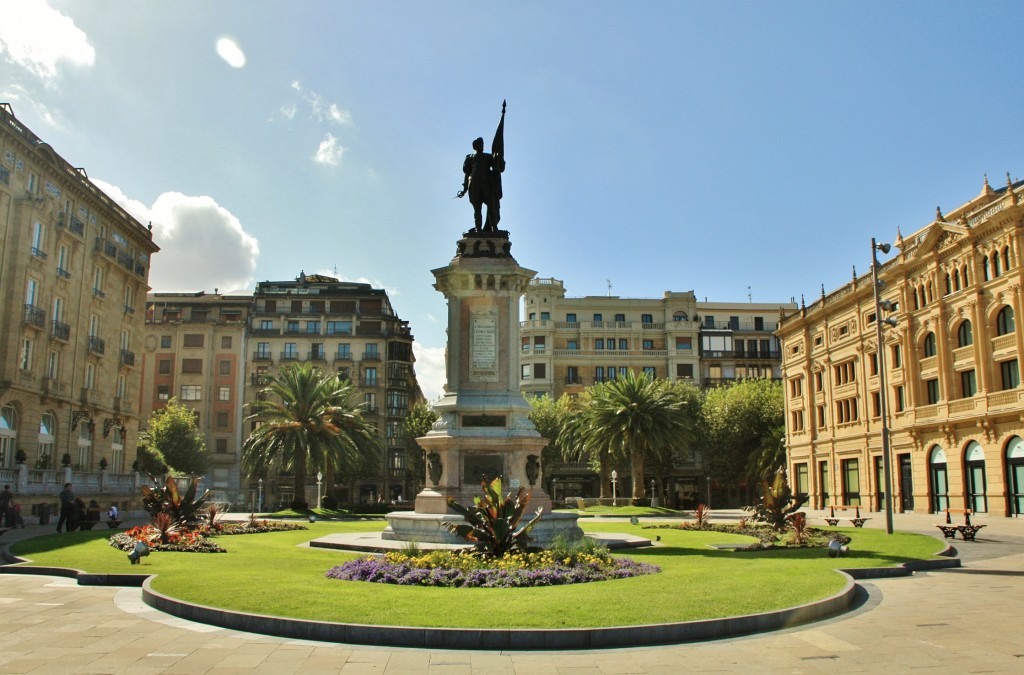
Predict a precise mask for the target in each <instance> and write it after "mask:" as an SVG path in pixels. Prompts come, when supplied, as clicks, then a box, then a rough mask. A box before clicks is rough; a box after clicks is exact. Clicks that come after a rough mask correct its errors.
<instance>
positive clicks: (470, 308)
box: [384, 230, 583, 545]
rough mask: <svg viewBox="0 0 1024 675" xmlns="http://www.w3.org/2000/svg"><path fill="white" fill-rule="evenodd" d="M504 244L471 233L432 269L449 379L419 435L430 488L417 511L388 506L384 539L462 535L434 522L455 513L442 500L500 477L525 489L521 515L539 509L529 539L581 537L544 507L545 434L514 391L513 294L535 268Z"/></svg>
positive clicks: (471, 492) (460, 498)
mask: <svg viewBox="0 0 1024 675" xmlns="http://www.w3.org/2000/svg"><path fill="white" fill-rule="evenodd" d="M510 251H511V243H510V242H509V239H508V232H505V231H501V230H499V231H491V232H473V231H471V232H467V233H466V234H465V235H464V236H463V238H462V239H461V240H459V242H458V245H457V252H456V255H455V257H454V258H453V259H452V261H451V263H449V264H448V265H447V266H446V267H442V268H439V269H436V270H433V274H434V278H435V279H436V280H437V282H436V283H435V285H434V288H436V289H437V290H438V291H440V292H441V293H443V294H444V296H445V298H446V299H447V300H448V350H447V355H446V364H445V366H446V374H447V384H446V386H445V393H444V396H442V398H441V400H440V401H439V402H438V403H437V404H435V406H434V410H435V411H436V412H437V415H438V420H437V422H435V423H434V428H433V430H431V431H430V433H428V434H427V435H426V436H422V437H420V438H418V439H416V441H417V443H419V445H420V446H421V447H422V448H423V449H424V450H425V451H426V454H427V488H426V489H424V490H423V491H422V492H420V493H419V494H418V495H417V496H416V511H415V513H411V514H410V513H391V514H388V516H387V519H388V524H389V525H388V528H387V529H386V530H385V531H384V538H385V539H399V540H407V541H419V542H432V543H460V542H462V541H463V540H461V539H458V538H453V537H452V535H450V534H448V532H447V531H446V530H445V529H444V528H443V527H442V526H441V522H443V521H448V522H460V521H461V520H462V518H461V516H458V515H456V514H455V513H454V512H451V511H450V510H449V509H448V499H454V500H455V501H457V502H459V503H461V504H465V505H470V504H472V502H473V498H474V497H477V496H479V495H481V494H482V493H483V489H482V487H481V484H482V483H483V482H489V481H491V480H492V479H494V478H496V477H498V476H501V478H502V492H503V493H506V494H507V493H508V492H509V491H513V492H514V491H516V490H517V489H518V488H520V487H524V488H526V489H527V490H529V491H531V493H532V496H531V499H530V503H529V506H528V507H527V513H526V514H525V515H524V516H523V520H524V521H528V519H529V518H530V517H532V516H531V515H530V514H532V513H535V512H536V510H537V508H538V507H539V508H541V509H542V510H543V512H544V516H543V518H542V519H541V521H539V522H538V523H537V525H535V526H534V529H533V531H532V534H533V535H534V537H535V543H536V544H538V545H546V544H550V543H551V541H553V540H554V539H555V538H556V537H558V536H561V537H562V538H563V539H565V540H568V541H574V540H577V539H579V538H581V537H582V536H583V531H582V530H580V528H579V526H578V525H577V523H576V516H575V515H570V514H556V513H552V512H551V497H550V496H548V494H547V493H546V492H545V491H544V488H543V467H542V466H541V450H542V449H543V448H544V446H545V445H547V441H546V440H544V439H543V438H541V436H540V434H539V433H537V430H536V429H535V428H534V426H533V423H532V422H530V419H529V414H530V410H531V408H530V404H529V403H527V402H526V400H525V399H524V398H523V396H522V394H521V393H520V391H519V378H520V372H519V350H520V344H519V300H520V298H521V297H522V295H523V293H524V292H525V291H526V285H527V284H528V283H529V281H530V279H532V278H533V276H534V275H535V274H536V272H534V271H533V270H528V269H526V268H524V267H520V266H519V263H517V262H516V260H515V258H513V257H512V254H511V252H510ZM502 496H503V497H504V494H503V495H502Z"/></svg>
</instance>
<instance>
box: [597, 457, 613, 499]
mask: <svg viewBox="0 0 1024 675" xmlns="http://www.w3.org/2000/svg"><path fill="white" fill-rule="evenodd" d="M608 464H609V463H608V453H607V452H601V453H599V454H598V456H597V467H598V476H599V477H600V481H599V483H600V491H599V493H598V495H597V496H598V497H600V498H601V499H605V498H606V497H608V484H609V483H610V482H611V479H612V478H611V472H612V471H611V468H610V467H609V465H608Z"/></svg>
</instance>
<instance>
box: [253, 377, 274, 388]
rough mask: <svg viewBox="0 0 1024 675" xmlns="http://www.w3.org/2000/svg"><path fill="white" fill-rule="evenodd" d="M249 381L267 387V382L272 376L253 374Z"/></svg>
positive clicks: (256, 385) (254, 384)
mask: <svg viewBox="0 0 1024 675" xmlns="http://www.w3.org/2000/svg"><path fill="white" fill-rule="evenodd" d="M249 382H251V383H252V386H254V387H265V386H267V383H268V382H270V378H269V377H267V376H266V375H255V374H253V375H250V376H249Z"/></svg>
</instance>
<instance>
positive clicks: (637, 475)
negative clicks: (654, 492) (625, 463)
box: [630, 448, 647, 501]
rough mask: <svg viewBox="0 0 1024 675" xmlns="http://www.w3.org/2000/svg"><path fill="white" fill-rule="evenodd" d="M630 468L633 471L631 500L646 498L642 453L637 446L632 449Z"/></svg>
mask: <svg viewBox="0 0 1024 675" xmlns="http://www.w3.org/2000/svg"><path fill="white" fill-rule="evenodd" d="M631 458H632V460H633V461H632V462H631V464H630V470H631V471H632V473H633V500H634V501H636V500H638V499H647V487H646V486H645V485H644V453H643V451H641V450H640V449H639V448H637V449H635V450H633V454H632V455H631Z"/></svg>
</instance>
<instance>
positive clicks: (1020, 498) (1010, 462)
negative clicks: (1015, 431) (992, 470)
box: [1006, 436, 1024, 516]
mask: <svg viewBox="0 0 1024 675" xmlns="http://www.w3.org/2000/svg"><path fill="white" fill-rule="evenodd" d="M1006 483H1007V485H1006V487H1007V490H1006V493H1007V495H1008V496H1009V498H1010V515H1014V516H1020V515H1024V438H1021V437H1020V436H1014V437H1013V438H1011V439H1010V442H1009V443H1007V444H1006Z"/></svg>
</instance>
